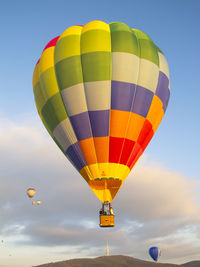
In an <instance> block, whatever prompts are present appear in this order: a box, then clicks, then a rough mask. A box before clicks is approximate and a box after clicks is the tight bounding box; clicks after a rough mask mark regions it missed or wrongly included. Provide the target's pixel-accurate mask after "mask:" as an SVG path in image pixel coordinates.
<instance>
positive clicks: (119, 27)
mask: <svg viewBox="0 0 200 267" xmlns="http://www.w3.org/2000/svg"><path fill="white" fill-rule="evenodd" d="M109 26H110V31H111V32H114V31H129V32H132V30H131V28H130V27H129V26H128V25H127V24H125V23H122V22H112V23H110V24H109Z"/></svg>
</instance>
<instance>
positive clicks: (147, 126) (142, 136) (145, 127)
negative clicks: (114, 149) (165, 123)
mask: <svg viewBox="0 0 200 267" xmlns="http://www.w3.org/2000/svg"><path fill="white" fill-rule="evenodd" d="M151 131H152V125H151V123H150V122H149V121H148V120H145V122H144V125H143V127H142V130H141V132H140V135H139V137H138V140H137V143H139V144H140V145H141V146H143V144H144V143H145V140H146V138H147V136H148V135H149V133H150V132H151Z"/></svg>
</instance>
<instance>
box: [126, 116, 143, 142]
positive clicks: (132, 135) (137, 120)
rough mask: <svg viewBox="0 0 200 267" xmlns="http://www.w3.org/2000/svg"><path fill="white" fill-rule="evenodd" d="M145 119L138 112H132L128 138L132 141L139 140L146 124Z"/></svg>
mask: <svg viewBox="0 0 200 267" xmlns="http://www.w3.org/2000/svg"><path fill="white" fill-rule="evenodd" d="M144 121H145V118H144V117H142V116H140V115H138V114H136V113H131V116H130V121H129V124H128V131H127V135H126V138H127V139H130V140H132V141H137V139H138V136H139V134H140V132H141V129H142V127H143V125H144Z"/></svg>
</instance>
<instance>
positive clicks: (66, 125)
mask: <svg viewBox="0 0 200 267" xmlns="http://www.w3.org/2000/svg"><path fill="white" fill-rule="evenodd" d="M53 135H54V137H55V138H56V140H57V141H58V143H59V144H60V145H61V147H62V148H63V149H64V150H65V151H66V150H67V148H68V147H69V146H70V145H72V144H74V143H76V142H77V138H76V136H75V134H74V130H73V128H72V125H71V122H70V120H69V118H67V119H65V120H63V121H61V122H60V123H59V124H58V125H57V126H56V128H55V130H54V131H53Z"/></svg>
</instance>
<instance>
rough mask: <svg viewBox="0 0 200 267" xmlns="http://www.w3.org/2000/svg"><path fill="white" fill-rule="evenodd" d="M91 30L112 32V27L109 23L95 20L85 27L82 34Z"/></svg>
mask: <svg viewBox="0 0 200 267" xmlns="http://www.w3.org/2000/svg"><path fill="white" fill-rule="evenodd" d="M90 30H105V31H108V32H110V27H109V25H108V24H107V23H105V22H103V21H100V20H94V21H91V22H89V23H88V24H86V25H85V26H84V27H83V30H82V33H84V32H86V31H90Z"/></svg>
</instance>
